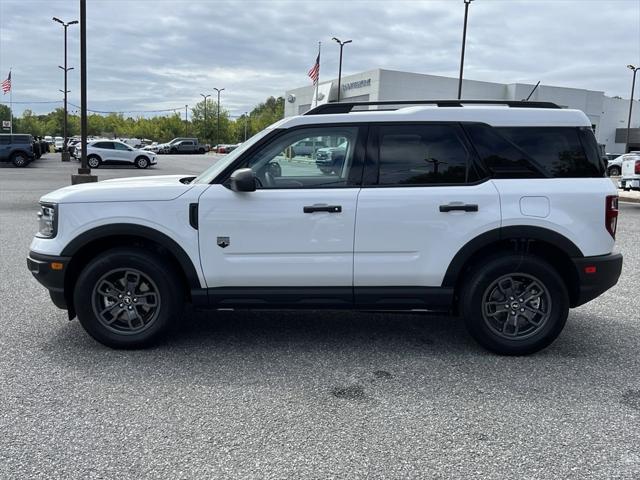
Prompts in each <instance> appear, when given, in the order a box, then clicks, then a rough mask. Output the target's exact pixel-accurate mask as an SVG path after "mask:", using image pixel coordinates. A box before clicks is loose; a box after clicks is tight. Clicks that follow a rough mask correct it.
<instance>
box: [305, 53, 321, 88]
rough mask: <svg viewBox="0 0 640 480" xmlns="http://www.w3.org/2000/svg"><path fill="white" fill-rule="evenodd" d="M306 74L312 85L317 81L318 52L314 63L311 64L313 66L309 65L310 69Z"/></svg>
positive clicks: (318, 67)
mask: <svg viewBox="0 0 640 480" xmlns="http://www.w3.org/2000/svg"><path fill="white" fill-rule="evenodd" d="M307 75H309V77H310V78H311V80H313V84H314V85H315V84H316V83H318V78H320V54H318V57H317V58H316V63H314V64H313V67H311V70H309V73H307Z"/></svg>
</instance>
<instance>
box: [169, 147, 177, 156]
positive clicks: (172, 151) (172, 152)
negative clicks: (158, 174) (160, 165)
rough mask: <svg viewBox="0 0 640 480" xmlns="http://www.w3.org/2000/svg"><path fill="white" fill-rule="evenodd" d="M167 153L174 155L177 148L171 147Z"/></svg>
mask: <svg viewBox="0 0 640 480" xmlns="http://www.w3.org/2000/svg"><path fill="white" fill-rule="evenodd" d="M169 153H170V154H172V155H176V154H177V153H178V150H176V149H175V148H172V149H171V150H169Z"/></svg>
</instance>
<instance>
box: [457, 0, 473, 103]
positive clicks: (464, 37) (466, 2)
mask: <svg viewBox="0 0 640 480" xmlns="http://www.w3.org/2000/svg"><path fill="white" fill-rule="evenodd" d="M471 2H473V0H464V28H463V29H462V52H461V53H460V77H459V78H458V100H460V99H461V98H462V70H463V69H464V47H465V44H466V43H467V16H468V15H469V4H470V3H471Z"/></svg>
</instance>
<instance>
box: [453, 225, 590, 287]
mask: <svg viewBox="0 0 640 480" xmlns="http://www.w3.org/2000/svg"><path fill="white" fill-rule="evenodd" d="M505 240H516V241H517V240H534V241H536V240H537V241H541V242H546V243H550V244H552V245H554V246H556V247H557V248H559V249H560V250H562V251H563V252H564V253H566V254H567V255H568V256H569V257H570V258H582V257H584V255H583V254H582V252H581V251H580V249H579V248H578V247H577V246H576V244H575V243H573V242H572V241H571V240H569V239H568V238H567V237H565V236H564V235H562V234H560V233H558V232H555V231H553V230H550V229H548V228H544V227H534V226H528V225H527V226H525V225H516V226H510V227H501V228H496V229H493V230H489V231H487V232H484V233H482V234H480V235H478V236H477V237H475V238H474V239H473V240H470V241H469V242H467V243H466V244H465V245H464V246H463V247H462V248H461V249H460V250H458V252H457V253H456V254H455V256H454V257H453V259H452V260H451V262H450V263H449V267H448V268H447V271H446V273H445V275H444V278H443V279H442V286H443V287H454V286H455V285H456V282H457V280H458V277H459V275H460V273H461V272H462V269H463V268H464V266H465V265H466V263H467V262H468V261H469V260H470V259H471V258H472V257H473V256H474V255H475V254H476V253H477V252H478V251H480V250H481V249H483V248H484V247H487V246H489V245H491V244H492V243H497V242H501V241H505Z"/></svg>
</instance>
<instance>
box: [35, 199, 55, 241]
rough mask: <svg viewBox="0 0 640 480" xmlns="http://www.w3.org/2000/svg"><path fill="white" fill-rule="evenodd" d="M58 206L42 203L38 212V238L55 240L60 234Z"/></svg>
mask: <svg viewBox="0 0 640 480" xmlns="http://www.w3.org/2000/svg"><path fill="white" fill-rule="evenodd" d="M57 209H58V206H57V205H56V204H54V203H41V204H40V211H39V212H38V234H37V236H38V237H42V238H53V237H55V236H56V233H58V216H57Z"/></svg>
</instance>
